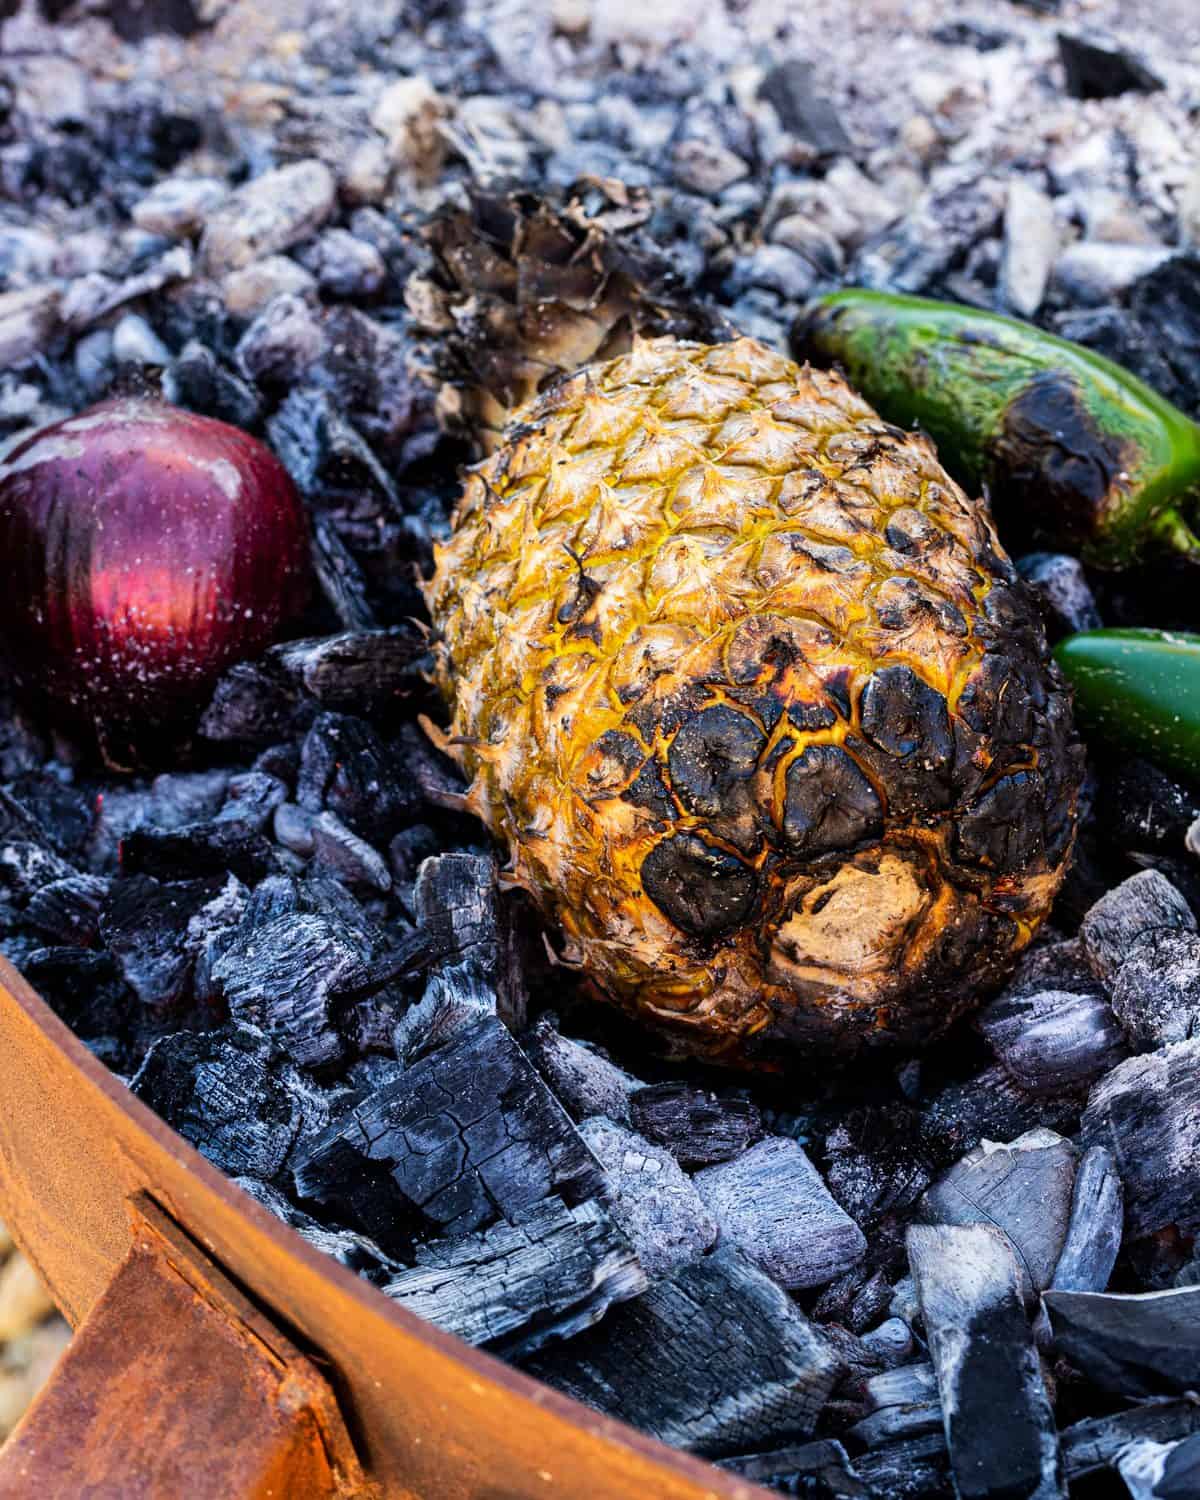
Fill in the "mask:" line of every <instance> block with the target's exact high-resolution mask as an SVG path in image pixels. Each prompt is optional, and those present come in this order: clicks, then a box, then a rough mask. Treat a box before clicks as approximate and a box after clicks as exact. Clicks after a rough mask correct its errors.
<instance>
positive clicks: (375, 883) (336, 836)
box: [310, 812, 392, 891]
mask: <svg viewBox="0 0 1200 1500" xmlns="http://www.w3.org/2000/svg"><path fill="white" fill-rule="evenodd" d="M310 831H311V834H312V843H313V859H314V861H315V862H316V864H317V865H318V866H319V867H320V868H322V869H325V870H329V871H330V872H332V873H333V874H334V875H336V876H337V877H338V878H339V879H340V880H343V881H345V883H346V884H347V885H349V886H353V887H355V888H356V889H360V890H376V891H389V890H391V888H392V872H391V871H390V870H389V869H388V865H387V860H385V859H384V857H383V855H382V854H380V852H379V850H378V849H376V848H374V847H373V846H372V845H371V844H368V843H367V841H366V839H362V838H359V836H358V834H356V833H354V832H353V831H352V830H351V829H349V828H347V827H346V825H345V823H343V822H342V820H341V818H339V817H338V816H337V815H336V814H335V813H331V812H322V813H318V814H317V815H316V817H315V818H313V820H312V827H311V830H310Z"/></svg>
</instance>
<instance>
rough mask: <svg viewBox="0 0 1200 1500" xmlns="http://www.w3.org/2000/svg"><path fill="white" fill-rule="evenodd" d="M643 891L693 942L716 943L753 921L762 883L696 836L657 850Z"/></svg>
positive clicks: (678, 837)
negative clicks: (711, 940)
mask: <svg viewBox="0 0 1200 1500" xmlns="http://www.w3.org/2000/svg"><path fill="white" fill-rule="evenodd" d="M642 886H643V889H644V890H645V892H646V894H647V895H648V896H649V897H650V899H651V901H653V902H654V904H655V906H657V907H658V909H659V911H661V912H662V914H663V915H664V916H665V917H667V918H669V919H670V920H671V921H672V922H674V923H675V925H676V927H678V928H680V929H682V931H684V932H688V933H691V935H692V936H693V937H705V938H711V937H717V936H719V935H720V934H721V933H723V932H728V931H729V930H730V928H733V927H740V926H741V924H742V923H743V922H744V921H745V920H746V918H747V917H748V916H749V915H750V910H751V908H752V906H753V905H754V898H755V896H756V894H757V892H758V877H757V876H756V875H755V873H754V871H753V870H751V869H748V868H747V867H746V866H745V865H744V864H742V862H741V860H740V859H735V858H734V856H733V855H732V854H728V853H726V852H725V850H723V849H714V848H712V847H711V845H709V844H706V843H704V841H703V840H702V839H698V838H696V836H695V835H694V834H690V833H687V834H675V835H674V836H672V837H671V838H667V839H663V841H662V842H661V843H659V844H655V846H654V848H653V849H651V851H650V853H649V854H647V856H646V858H645V859H644V860H643V861H642Z"/></svg>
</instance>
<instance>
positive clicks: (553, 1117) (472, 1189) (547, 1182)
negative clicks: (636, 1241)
mask: <svg viewBox="0 0 1200 1500" xmlns="http://www.w3.org/2000/svg"><path fill="white" fill-rule="evenodd" d="M295 1178H296V1186H297V1188H298V1189H299V1191H300V1193H301V1195H302V1197H305V1198H310V1199H312V1200H314V1201H315V1202H318V1203H324V1204H326V1205H328V1206H331V1207H337V1208H339V1209H342V1210H343V1211H348V1212H349V1213H350V1214H351V1215H352V1217H353V1218H354V1221H355V1222H358V1223H360V1224H361V1227H362V1228H363V1229H364V1231H365V1232H366V1233H368V1234H372V1235H373V1236H374V1237H376V1238H378V1237H379V1228H378V1226H379V1224H380V1223H381V1222H382V1223H383V1224H384V1225H385V1226H386V1225H387V1224H389V1223H391V1224H394V1225H400V1226H402V1225H405V1224H414V1225H416V1226H417V1227H421V1226H424V1227H425V1228H426V1229H432V1230H434V1231H435V1232H439V1233H442V1234H445V1235H448V1236H453V1235H458V1234H467V1233H469V1232H470V1231H471V1230H474V1229H481V1228H484V1227H485V1226H486V1225H488V1224H492V1223H495V1221H496V1220H497V1219H501V1218H505V1219H512V1218H513V1217H514V1216H515V1215H517V1214H519V1213H520V1212H521V1211H522V1210H523V1209H527V1208H531V1207H533V1205H534V1204H537V1203H540V1202H541V1201H542V1200H543V1199H544V1198H547V1197H549V1196H550V1195H551V1194H552V1193H557V1194H558V1195H559V1196H560V1197H561V1198H562V1199H563V1201H564V1202H566V1203H568V1204H572V1205H573V1204H575V1203H579V1202H582V1201H583V1199H585V1198H591V1197H595V1196H596V1195H597V1194H598V1193H599V1192H600V1191H601V1187H602V1182H603V1179H602V1175H601V1172H600V1166H599V1163H598V1162H597V1161H596V1159H595V1157H594V1156H593V1155H592V1154H591V1152H590V1151H589V1150H588V1148H587V1147H586V1145H585V1144H584V1143H583V1140H582V1139H581V1138H580V1136H579V1134H578V1132H577V1131H576V1129H575V1127H574V1125H573V1124H572V1123H571V1121H570V1119H569V1117H568V1116H567V1114H566V1112H565V1111H564V1110H563V1108H562V1106H561V1105H560V1104H559V1103H558V1101H557V1100H556V1099H555V1098H554V1096H553V1095H552V1094H551V1093H550V1090H549V1089H548V1088H547V1087H546V1085H545V1084H544V1083H543V1082H542V1080H541V1078H540V1077H539V1076H538V1074H537V1072H536V1071H535V1069H534V1068H533V1067H532V1065H531V1064H530V1062H529V1060H528V1059H527V1058H526V1057H525V1055H524V1053H523V1052H522V1051H521V1049H520V1048H519V1047H518V1046H517V1044H516V1042H515V1041H514V1040H513V1038H512V1036H511V1035H510V1034H509V1032H508V1031H507V1030H506V1029H505V1027H504V1026H503V1024H502V1023H501V1022H500V1021H498V1020H496V1019H495V1018H494V1017H484V1018H483V1019H481V1020H479V1021H476V1022H474V1023H473V1024H472V1025H470V1026H467V1027H465V1028H464V1029H463V1030H462V1031H460V1032H459V1033H458V1034H457V1035H456V1036H454V1037H453V1038H452V1040H451V1041H450V1042H449V1043H448V1044H447V1045H446V1046H444V1047H442V1048H440V1049H439V1050H438V1051H436V1052H434V1053H432V1054H430V1055H429V1056H428V1057H424V1058H422V1059H421V1060H420V1061H419V1062H415V1063H413V1064H412V1066H411V1067H410V1068H409V1069H408V1070H407V1072H405V1073H404V1074H403V1075H402V1076H401V1078H400V1079H399V1080H398V1081H397V1082H396V1083H394V1084H391V1085H390V1086H389V1087H386V1088H384V1089H381V1090H380V1091H379V1092H378V1093H376V1094H373V1095H371V1096H370V1097H369V1098H368V1099H366V1100H364V1101H363V1103H361V1104H359V1105H357V1106H356V1107H355V1108H354V1109H352V1110H351V1111H350V1112H349V1114H348V1115H347V1116H346V1117H345V1118H344V1119H342V1120H340V1121H338V1122H337V1123H335V1124H334V1125H332V1126H331V1127H330V1128H329V1130H328V1131H326V1132H325V1134H324V1135H323V1136H321V1137H320V1138H319V1139H318V1140H317V1141H315V1142H314V1143H313V1144H312V1146H311V1148H309V1149H308V1150H307V1151H306V1152H305V1153H304V1154H303V1155H302V1156H301V1157H300V1158H299V1160H298V1161H297V1164H296V1169H295ZM368 1198H369V1199H371V1200H372V1201H371V1206H370V1209H369V1215H370V1218H371V1220H372V1221H373V1222H374V1223H375V1225H376V1227H375V1228H372V1223H370V1222H366V1221H365V1220H364V1217H363V1214H364V1209H363V1204H364V1202H366V1200H367V1199H368ZM384 1248H385V1249H386V1248H388V1242H387V1240H385V1241H384Z"/></svg>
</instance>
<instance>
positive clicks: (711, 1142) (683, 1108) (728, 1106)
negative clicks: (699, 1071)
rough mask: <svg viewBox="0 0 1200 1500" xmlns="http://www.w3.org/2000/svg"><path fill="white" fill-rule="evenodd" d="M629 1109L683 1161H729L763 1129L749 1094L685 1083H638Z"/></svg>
mask: <svg viewBox="0 0 1200 1500" xmlns="http://www.w3.org/2000/svg"><path fill="white" fill-rule="evenodd" d="M628 1109H629V1115H630V1121H631V1123H632V1125H633V1128H634V1129H635V1130H637V1131H639V1132H640V1133H641V1134H642V1135H644V1136H645V1137H646V1139H647V1140H649V1141H654V1142H655V1143H656V1144H657V1145H659V1146H665V1147H666V1148H667V1150H668V1151H669V1152H670V1153H671V1155H672V1156H673V1157H674V1158H675V1160H676V1161H678V1162H680V1163H681V1164H682V1165H683V1166H685V1167H704V1166H710V1165H712V1163H714V1162H719V1161H729V1160H730V1159H731V1158H732V1157H735V1156H740V1155H741V1153H742V1152H743V1151H745V1150H746V1149H747V1148H748V1147H749V1146H751V1145H753V1144H754V1142H755V1141H756V1140H757V1139H758V1138H759V1136H760V1135H761V1134H762V1113H761V1111H760V1110H759V1108H758V1105H757V1104H755V1103H754V1101H753V1100H752V1099H742V1098H735V1097H723V1096H718V1095H716V1094H712V1093H709V1092H708V1091H707V1090H705V1089H701V1088H697V1087H695V1086H694V1085H692V1084H688V1083H655V1084H651V1085H650V1086H649V1087H648V1088H639V1089H637V1091H636V1092H635V1093H633V1094H632V1095H630V1097H629V1102H628Z"/></svg>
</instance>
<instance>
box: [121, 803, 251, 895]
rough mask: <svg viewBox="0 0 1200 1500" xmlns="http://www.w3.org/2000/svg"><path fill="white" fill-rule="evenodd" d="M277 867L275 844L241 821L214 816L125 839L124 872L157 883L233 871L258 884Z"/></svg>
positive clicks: (145, 830)
mask: <svg viewBox="0 0 1200 1500" xmlns="http://www.w3.org/2000/svg"><path fill="white" fill-rule="evenodd" d="M274 866H275V856H274V851H273V850H272V848H271V845H270V844H269V843H268V842H267V840H266V839H265V838H264V837H263V836H262V834H260V833H255V832H251V831H250V830H248V829H247V828H245V827H243V826H242V825H241V824H240V823H238V822H237V821H236V820H226V821H222V820H221V819H220V818H214V819H212V820H211V821H210V822H207V823H189V824H187V825H185V826H184V827H183V828H175V829H164V828H150V827H143V828H135V829H134V830H133V831H132V832H131V833H130V834H128V835H127V836H126V837H125V838H124V839H123V840H122V841H121V868H122V869H123V870H125V871H126V872H127V873H128V874H130V875H152V876H154V877H155V879H157V880H181V879H182V880H187V879H194V878H198V877H201V876H205V875H224V874H225V873H226V872H227V871H229V872H232V873H233V874H234V875H236V876H237V877H238V879H239V880H244V881H245V882H246V884H247V885H256V884H257V883H258V882H259V881H260V880H262V879H263V878H264V877H265V876H266V875H267V874H268V873H269V872H270V871H271V870H272V869H273V868H274Z"/></svg>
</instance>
